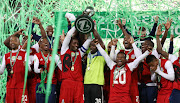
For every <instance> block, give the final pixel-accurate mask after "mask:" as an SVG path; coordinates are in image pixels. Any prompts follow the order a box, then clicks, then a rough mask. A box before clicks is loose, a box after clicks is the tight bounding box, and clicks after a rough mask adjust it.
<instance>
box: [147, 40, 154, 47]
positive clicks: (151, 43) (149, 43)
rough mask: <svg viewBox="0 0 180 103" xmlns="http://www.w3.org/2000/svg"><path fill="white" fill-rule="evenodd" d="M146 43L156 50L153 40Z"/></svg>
mask: <svg viewBox="0 0 180 103" xmlns="http://www.w3.org/2000/svg"><path fill="white" fill-rule="evenodd" d="M145 42H147V43H148V45H150V46H151V47H153V48H154V43H153V42H152V41H151V40H145Z"/></svg>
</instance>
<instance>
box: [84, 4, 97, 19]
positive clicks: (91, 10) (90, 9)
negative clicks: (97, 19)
mask: <svg viewBox="0 0 180 103" xmlns="http://www.w3.org/2000/svg"><path fill="white" fill-rule="evenodd" d="M83 14H84V15H88V16H89V17H92V16H93V15H94V14H95V11H94V8H93V7H91V6H88V7H86V9H85V10H84V11H83Z"/></svg>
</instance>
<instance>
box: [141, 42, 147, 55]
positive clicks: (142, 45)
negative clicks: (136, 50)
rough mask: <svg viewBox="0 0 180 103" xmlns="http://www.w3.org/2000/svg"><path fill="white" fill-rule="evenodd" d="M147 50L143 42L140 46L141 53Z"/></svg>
mask: <svg viewBox="0 0 180 103" xmlns="http://www.w3.org/2000/svg"><path fill="white" fill-rule="evenodd" d="M147 48H148V45H147V43H146V42H143V43H142V44H141V50H142V53H144V52H145V51H146V50H147Z"/></svg>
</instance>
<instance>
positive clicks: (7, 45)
mask: <svg viewBox="0 0 180 103" xmlns="http://www.w3.org/2000/svg"><path fill="white" fill-rule="evenodd" d="M24 30H25V29H20V30H19V31H17V32H15V33H14V34H13V35H11V36H9V37H8V38H7V39H6V40H5V41H4V45H5V46H6V47H7V48H8V49H10V50H11V47H10V44H9V43H10V38H11V37H12V36H17V37H19V36H20V35H25V34H23V33H22V31H24Z"/></svg>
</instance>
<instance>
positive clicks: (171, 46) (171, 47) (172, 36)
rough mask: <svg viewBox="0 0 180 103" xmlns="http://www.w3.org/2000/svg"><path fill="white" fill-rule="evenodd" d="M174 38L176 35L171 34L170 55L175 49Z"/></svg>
mask: <svg viewBox="0 0 180 103" xmlns="http://www.w3.org/2000/svg"><path fill="white" fill-rule="evenodd" d="M173 38H174V35H173V34H171V37H170V44H169V50H168V53H169V54H173V49H174V47H173Z"/></svg>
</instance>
